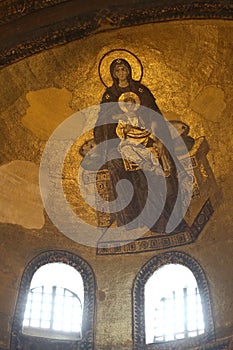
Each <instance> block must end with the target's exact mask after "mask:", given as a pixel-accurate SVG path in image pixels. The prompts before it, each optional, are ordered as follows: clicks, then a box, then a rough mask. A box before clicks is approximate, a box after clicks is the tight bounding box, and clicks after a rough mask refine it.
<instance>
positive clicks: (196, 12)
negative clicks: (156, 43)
mask: <svg viewBox="0 0 233 350" xmlns="http://www.w3.org/2000/svg"><path fill="white" fill-rule="evenodd" d="M55 2H56V1H55ZM54 4H55V3H54ZM28 11H29V10H28ZM12 14H13V13H12ZM184 19H233V4H232V3H231V2H230V1H228V0H226V1H220V0H213V1H212V0H208V1H200V0H199V1H195V2H191V3H190V2H188V1H187V0H183V1H181V2H180V3H179V1H176V4H174V5H172V6H171V4H170V1H169V0H165V1H164V2H163V3H162V4H161V3H160V4H159V5H158V2H157V1H155V0H154V1H152V2H150V3H148V2H147V1H141V2H140V3H139V4H135V5H133V6H130V5H129V4H125V5H122V6H120V5H119V6H109V7H107V8H105V9H99V10H96V11H90V12H86V13H83V14H81V15H79V16H74V17H72V18H68V19H66V20H61V21H59V22H57V23H50V24H49V25H47V26H46V27H43V28H37V30H34V31H32V32H31V33H30V39H28V40H25V41H21V42H20V43H18V44H15V45H14V46H9V47H3V48H1V49H0V66H2V67H3V66H7V65H9V64H12V63H13V62H16V61H18V60H20V59H23V58H25V57H29V56H31V55H33V54H35V53H39V52H41V51H43V50H47V49H50V48H53V47H56V46H58V45H61V44H65V43H68V42H71V41H73V40H77V39H81V38H83V37H86V36H88V35H90V34H95V33H98V32H102V31H106V30H111V29H115V28H124V27H129V26H135V25H140V24H147V23H155V22H164V21H171V20H184Z"/></svg>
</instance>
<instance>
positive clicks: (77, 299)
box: [11, 251, 95, 350]
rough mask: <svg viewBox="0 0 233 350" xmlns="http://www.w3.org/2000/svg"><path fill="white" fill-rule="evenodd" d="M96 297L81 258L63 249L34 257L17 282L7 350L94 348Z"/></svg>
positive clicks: (93, 285) (93, 280)
mask: <svg viewBox="0 0 233 350" xmlns="http://www.w3.org/2000/svg"><path fill="white" fill-rule="evenodd" d="M94 295H95V278H94V274H93V271H92V269H91V267H90V265H89V264H88V263H87V262H86V261H85V260H83V259H81V258H80V257H78V256H75V255H73V254H71V253H68V252H65V251H48V252H46V253H43V254H42V255H40V256H38V257H36V258H35V259H34V260H33V261H31V262H30V263H29V264H28V266H27V267H26V269H25V271H24V273H23V276H22V279H21V285H20V289H19V295H18V300H17V304H16V310H15V315H14V320H13V325H12V336H11V349H12V350H15V349H19V348H23V349H24V348H25V349H33V350H36V349H42V348H43V349H45V350H47V349H50V350H53V349H62V350H63V349H64V350H66V349H67V350H68V349H74V348H75V349H93V346H94V329H93V328H94V313H95V309H94V308H95V305H94V304H95V298H94Z"/></svg>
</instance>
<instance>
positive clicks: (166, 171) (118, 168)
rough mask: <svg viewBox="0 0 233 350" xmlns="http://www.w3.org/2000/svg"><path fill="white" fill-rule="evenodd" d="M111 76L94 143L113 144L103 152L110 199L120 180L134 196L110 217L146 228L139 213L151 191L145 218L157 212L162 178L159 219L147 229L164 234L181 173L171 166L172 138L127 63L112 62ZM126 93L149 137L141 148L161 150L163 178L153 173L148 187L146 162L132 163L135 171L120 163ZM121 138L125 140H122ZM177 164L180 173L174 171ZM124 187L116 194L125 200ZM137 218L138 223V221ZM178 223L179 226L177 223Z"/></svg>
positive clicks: (146, 90)
mask: <svg viewBox="0 0 233 350" xmlns="http://www.w3.org/2000/svg"><path fill="white" fill-rule="evenodd" d="M110 74H111V77H112V85H111V86H110V87H107V88H106V90H105V92H104V94H103V96H102V101H101V104H100V112H99V115H98V120H97V123H96V126H95V128H94V139H95V142H96V144H99V143H101V142H104V141H108V140H114V142H112V143H111V142H110V143H108V145H110V146H108V147H107V149H106V152H107V153H108V154H111V160H110V161H106V163H105V165H104V168H106V169H108V171H109V173H110V177H111V181H112V187H113V197H112V198H110V199H112V200H114V199H116V197H117V191H116V185H117V184H121V181H120V180H122V179H127V180H129V181H130V182H131V185H132V186H133V196H132V199H131V201H130V203H129V204H128V205H127V206H126V207H125V208H123V209H121V210H120V211H117V212H115V213H113V214H111V215H112V221H116V222H117V225H118V226H122V225H127V224H129V223H130V222H132V221H133V222H134V225H137V226H145V225H146V226H147V219H146V217H144V218H143V220H142V219H141V218H140V213H141V211H142V210H143V208H144V206H145V203H146V201H147V198H148V191H153V200H152V201H151V203H150V212H149V213H148V218H149V217H150V219H151V216H152V217H153V215H154V213H156V212H157V208H158V207H159V205H158V203H159V201H160V200H161V193H160V182H161V176H164V178H165V182H166V188H167V189H166V199H165V204H164V207H163V210H162V212H161V214H160V215H159V217H158V216H157V219H155V220H154V222H153V225H150V227H149V229H150V231H152V232H160V233H161V232H163V233H165V232H166V225H167V222H168V220H169V218H170V215H171V213H172V212H173V209H174V206H175V203H176V199H177V194H178V178H177V173H178V172H179V171H181V170H182V171H183V169H182V166H181V165H180V163H179V162H178V161H176V162H174V154H173V150H172V138H171V134H170V131H169V128H168V124H167V121H166V120H165V118H164V117H163V115H162V113H161V111H160V109H159V107H158V106H157V104H156V101H155V98H154V96H153V94H152V93H151V91H150V90H149V89H148V88H147V87H146V86H145V85H143V84H141V82H140V81H136V80H134V79H133V78H132V70H131V66H130V64H129V63H128V61H127V60H125V59H123V58H118V59H115V60H113V61H112V63H111V65H110ZM129 93H130V94H131V96H136V100H137V115H138V116H140V119H141V120H143V129H144V130H146V131H147V134H148V138H147V139H146V140H145V142H144V146H145V147H146V148H148V150H149V149H151V148H153V145H154V142H155V140H156V141H157V145H158V144H159V145H160V147H158V148H159V150H158V161H159V164H160V166H161V168H162V169H163V175H161V173H156V171H155V172H154V173H153V177H152V179H153V180H152V183H150V184H148V183H147V176H146V172H148V171H151V169H150V167H148V166H147V165H148V164H146V159H145V167H144V168H142V167H140V165H139V164H136V163H137V162H136V161H135V162H132V164H133V165H135V167H133V166H132V169H127V168H126V166H125V164H126V162H125V159H123V157H122V155H121V153H120V152H119V149H120V148H119V144H120V142H121V139H120V137H119V133H118V134H117V127H118V125H119V124H118V122H119V119H121V118H122V108H121V103H120V102H122V101H124V97H125V96H128V95H129ZM125 101H126V100H125ZM145 107H146V108H145ZM145 110H146V112H145ZM128 126H129V127H130V125H128ZM131 127H132V125H131ZM140 127H141V128H142V126H140V125H138V129H140ZM128 129H129V128H128ZM135 134H137V135H139V134H140V133H139V132H137V133H135ZM144 134H145V132H144ZM149 135H154V137H150V136H149ZM122 137H123V138H124V136H122ZM167 145H169V147H167ZM106 159H107V158H106ZM177 164H178V168H179V169H178V168H177ZM138 165H139V166H138ZM163 180H164V179H163ZM124 184H125V182H124ZM124 186H125V185H122V186H121V185H120V187H118V191H120V192H121V194H122V195H123V196H124V193H125V194H126V196H127V191H126V188H124ZM126 201H127V198H126ZM176 207H177V206H176ZM176 210H177V209H176ZM178 210H179V209H178ZM180 210H181V209H180ZM177 215H178V216H180V213H177ZM154 217H155V218H156V215H154ZM137 218H139V219H138V220H137ZM178 221H179V222H180V220H178ZM184 224H185V223H184V221H183V220H182V221H181V223H180V224H179V225H178V227H177V228H176V229H175V231H181V230H183V226H184ZM175 231H173V232H175Z"/></svg>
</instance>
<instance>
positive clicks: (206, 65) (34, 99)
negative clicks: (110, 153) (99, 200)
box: [0, 20, 233, 350]
mask: <svg viewBox="0 0 233 350" xmlns="http://www.w3.org/2000/svg"><path fill="white" fill-rule="evenodd" d="M232 26H233V24H232V23H231V22H229V21H220V20H219V21H207V20H205V21H182V22H168V23H160V24H151V25H143V26H139V27H137V28H134V27H132V28H127V29H121V30H116V31H111V32H106V33H102V34H98V35H95V36H92V37H89V38H86V39H83V40H80V41H76V42H73V43H70V44H67V45H65V46H61V47H59V48H56V49H53V50H50V51H47V52H43V53H41V54H38V55H35V56H32V57H30V58H27V59H25V60H23V61H20V62H18V63H17V64H14V65H12V66H9V67H7V68H5V69H3V70H2V71H1V72H0V74H1V80H0V95H1V105H0V117H1V125H2V128H1V138H0V142H1V147H0V154H1V164H2V165H1V167H0V173H1V177H0V192H1V197H2V200H1V204H0V205H1V215H0V220H1V224H0V230H1V236H0V237H1V238H0V240H1V248H0V249H1V254H0V281H1V282H0V285H1V287H0V347H1V346H2V347H7V346H9V340H10V331H11V322H12V317H13V313H14V307H15V303H16V300H17V291H18V287H19V284H20V279H21V276H22V273H23V271H24V268H25V266H26V265H27V264H28V262H29V261H30V260H31V259H32V258H33V257H34V256H36V255H38V254H39V253H40V252H42V251H45V250H48V249H67V250H68V251H70V252H74V253H76V254H78V255H80V256H81V257H83V258H85V259H86V260H87V261H88V262H89V263H90V264H91V266H92V267H93V270H94V272H95V275H96V280H97V286H98V291H97V322H96V330H95V334H96V348H97V349H110V348H111V349H119V348H120V349H127V350H129V349H131V348H132V334H131V333H132V306H131V289H132V283H133V280H134V277H135V275H136V273H137V272H138V271H139V270H140V267H141V266H142V265H143V264H144V263H145V262H146V261H147V260H149V258H150V257H152V256H154V255H156V254H159V253H160V251H156V252H154V253H153V252H150V253H144V254H135V255H125V256H112V257H110V256H107V257H101V256H96V252H95V249H93V248H90V247H85V246H82V245H79V244H78V243H76V242H73V241H71V240H70V239H68V238H67V237H65V236H63V235H62V234H61V233H60V232H59V231H58V230H57V229H56V228H55V227H54V226H53V225H52V224H51V222H50V220H49V219H48V218H47V216H46V213H44V214H43V213H42V211H41V202H40V198H39V196H38V191H39V185H38V178H37V175H36V173H37V171H38V167H39V164H40V158H41V154H42V152H43V149H44V146H45V143H46V140H47V139H48V138H49V136H50V135H51V133H52V131H53V130H54V129H55V128H56V127H57V126H58V125H59V124H60V123H61V122H62V121H63V120H65V119H66V118H67V117H69V116H70V115H71V114H72V113H74V112H75V111H78V110H82V109H83V108H86V107H88V106H91V105H95V104H98V103H99V102H100V100H101V96H102V93H103V91H104V87H103V85H102V84H101V82H100V80H99V76H98V63H99V60H100V59H101V57H102V55H103V54H105V53H106V52H107V51H108V50H110V49H115V48H125V49H128V50H130V51H132V52H134V53H135V54H136V55H138V57H139V58H140V59H141V61H142V64H143V66H144V77H143V81H142V82H143V83H144V84H145V85H147V86H148V87H149V88H150V89H151V91H152V92H153V93H154V95H155V96H156V98H157V103H158V105H159V106H160V109H161V110H162V112H163V113H164V115H165V117H167V118H168V119H180V120H182V121H184V122H186V123H187V124H189V125H190V128H191V130H190V134H191V135H192V136H194V137H196V136H200V135H205V136H206V138H207V140H208V143H209V145H210V148H211V150H210V152H209V161H210V164H211V167H212V169H213V171H214V174H215V177H216V181H217V184H218V186H219V189H220V190H221V193H222V198H221V200H220V205H219V207H218V208H217V209H216V210H215V213H214V215H213V217H212V218H211V220H210V221H209V223H208V224H207V226H206V227H205V229H204V230H203V232H202V233H201V235H200V237H199V238H198V240H197V242H195V243H193V244H191V245H188V246H184V247H183V248H182V251H184V252H187V253H189V254H190V255H191V256H193V257H194V258H195V259H196V260H197V261H198V262H199V263H200V265H201V266H202V267H203V269H204V270H205V272H206V276H207V279H208V281H209V285H210V291H211V295H212V300H213V313H214V318H215V325H216V335H217V337H218V338H221V337H224V336H230V335H232V334H233V319H232V314H233V299H232V289H233V279H232V275H233V269H232V265H233V264H232V262H233V256H232V232H231V230H232V214H231V212H232V204H233V203H232V198H233V193H232V175H231V171H232V164H231V158H232V157H231V154H232V130H231V127H232V108H233V105H232V104H233V103H232V90H233V84H232V72H233V69H232V68H233V67H232ZM85 123H86V121H85V120H84V119H82V118H80V124H79V128H80V130H81V129H82V128H83V127H84V126H85ZM13 175H14V176H13ZM21 183H22V186H21ZM36 187H37V189H36ZM19 206H20V208H19ZM29 207H30V209H29ZM6 208H8V209H6ZM23 218H24V219H23ZM33 218H34V219H33ZM44 220H45V224H43V223H44Z"/></svg>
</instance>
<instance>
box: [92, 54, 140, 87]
mask: <svg viewBox="0 0 233 350" xmlns="http://www.w3.org/2000/svg"><path fill="white" fill-rule="evenodd" d="M117 58H123V59H125V60H126V61H128V62H129V64H130V66H131V69H132V78H133V79H134V80H137V81H141V80H142V76H143V66H142V63H141V61H140V60H139V58H138V57H137V56H136V55H135V54H134V53H132V52H131V51H129V50H125V49H113V50H110V51H108V52H106V53H105V54H104V55H103V57H102V58H101V60H100V62H99V66H98V73H99V77H100V80H101V82H102V83H103V84H104V86H105V87H108V86H111V85H112V77H111V74H110V69H109V68H110V65H111V63H112V61H114V60H115V59H117Z"/></svg>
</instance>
